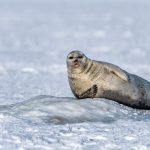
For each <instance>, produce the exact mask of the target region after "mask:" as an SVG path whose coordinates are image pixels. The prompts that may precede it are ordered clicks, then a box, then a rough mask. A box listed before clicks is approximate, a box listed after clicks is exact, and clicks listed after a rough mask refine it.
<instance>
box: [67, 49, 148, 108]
mask: <svg viewBox="0 0 150 150" xmlns="http://www.w3.org/2000/svg"><path fill="white" fill-rule="evenodd" d="M67 72H68V79H69V84H70V87H71V90H72V92H73V94H74V96H75V97H76V98H78V99H84V98H106V99H109V100H114V101H117V102H119V103H121V104H124V105H127V106H130V107H133V108H137V109H150V82H148V81H146V80H145V79H143V78H141V77H139V76H136V75H133V74H130V73H128V72H126V71H125V70H123V69H121V68H120V67H118V66H116V65H113V64H110V63H107V62H102V61H96V60H91V59H90V58H88V57H86V56H85V55H84V54H83V53H82V52H80V51H72V52H70V53H69V54H68V56H67Z"/></svg>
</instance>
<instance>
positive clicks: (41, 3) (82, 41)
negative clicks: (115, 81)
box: [0, 0, 150, 150]
mask: <svg viewBox="0 0 150 150" xmlns="http://www.w3.org/2000/svg"><path fill="white" fill-rule="evenodd" d="M149 8H150V2H149V1H148V0H132V1H131V0H109V1H106V0H82V1H81V0H74V1H73V0H13V1H12V0H0V83H1V84H0V104H1V105H3V106H0V149H2V150H9V149H15V150H16V149H17V150H23V149H36V150H41V149H65V150H66V149H75V150H76V149H77V150H78V149H85V150H89V149H92V150H98V149H100V150H101V149H102V150H103V149H104V150H107V149H108V150H109V149H111V150H112V149H113V150H117V149H118V150H120V149H121V150H126V149H127V148H128V149H132V150H139V149H140V150H148V149H150V138H149V137H150V132H149V131H150V130H149V129H150V113H149V111H141V110H133V109H131V108H128V107H124V106H122V105H119V104H117V103H115V102H111V101H108V100H104V99H102V100H95V101H91V100H86V101H76V100H75V99H73V98H68V97H73V95H72V93H71V91H70V88H69V85H68V80H67V73H66V60H65V59H66V55H67V54H68V53H69V52H70V51H71V50H76V49H77V50H81V51H83V52H84V53H85V54H86V55H87V56H88V57H90V58H92V59H96V60H101V61H107V62H111V63H113V64H116V65H119V66H120V67H122V68H123V69H125V70H127V71H128V72H130V73H134V74H137V75H139V76H141V77H143V78H145V79H147V80H149V81H150V65H149V64H150V59H149V55H150V54H149V52H150V21H149V18H150V9H149ZM37 95H53V96H55V97H51V96H43V97H40V96H39V97H35V98H32V97H34V96H37ZM65 97H66V98H65ZM28 99H30V100H28ZM16 103H17V104H16ZM11 104H13V105H11ZM72 111H73V112H74V113H73V112H72Z"/></svg>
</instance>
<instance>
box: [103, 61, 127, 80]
mask: <svg viewBox="0 0 150 150" xmlns="http://www.w3.org/2000/svg"><path fill="white" fill-rule="evenodd" d="M106 68H107V69H108V70H109V72H111V73H113V74H114V75H116V76H118V77H119V78H120V79H121V80H123V81H125V82H128V81H129V77H128V75H127V73H126V72H125V71H124V70H122V69H121V68H119V67H118V66H115V65H113V64H107V65H106Z"/></svg>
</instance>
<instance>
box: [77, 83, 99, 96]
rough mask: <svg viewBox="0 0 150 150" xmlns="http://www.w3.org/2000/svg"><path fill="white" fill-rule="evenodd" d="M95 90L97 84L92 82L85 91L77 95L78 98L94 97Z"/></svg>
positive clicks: (96, 89)
mask: <svg viewBox="0 0 150 150" xmlns="http://www.w3.org/2000/svg"><path fill="white" fill-rule="evenodd" d="M97 91H98V87H97V85H95V84H94V85H93V86H92V87H91V88H90V89H88V90H87V91H85V92H83V93H82V94H80V95H79V96H78V97H79V99H83V98H94V97H95V95H96V94H97Z"/></svg>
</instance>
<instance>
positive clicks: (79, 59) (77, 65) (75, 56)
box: [67, 51, 87, 73]
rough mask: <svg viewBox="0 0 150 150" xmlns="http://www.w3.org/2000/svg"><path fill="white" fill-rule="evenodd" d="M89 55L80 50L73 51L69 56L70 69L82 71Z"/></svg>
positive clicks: (71, 70) (68, 65) (77, 71)
mask: <svg viewBox="0 0 150 150" xmlns="http://www.w3.org/2000/svg"><path fill="white" fill-rule="evenodd" d="M86 62H87V57H86V56H85V55H84V54H83V53H82V52H80V51H72V52H70V53H69V54H68V56H67V67H68V71H70V72H72V73H80V72H82V70H83V69H84V68H85V66H86Z"/></svg>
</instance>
